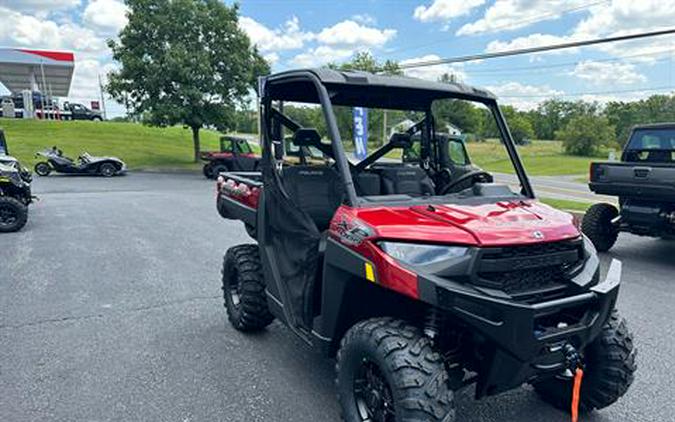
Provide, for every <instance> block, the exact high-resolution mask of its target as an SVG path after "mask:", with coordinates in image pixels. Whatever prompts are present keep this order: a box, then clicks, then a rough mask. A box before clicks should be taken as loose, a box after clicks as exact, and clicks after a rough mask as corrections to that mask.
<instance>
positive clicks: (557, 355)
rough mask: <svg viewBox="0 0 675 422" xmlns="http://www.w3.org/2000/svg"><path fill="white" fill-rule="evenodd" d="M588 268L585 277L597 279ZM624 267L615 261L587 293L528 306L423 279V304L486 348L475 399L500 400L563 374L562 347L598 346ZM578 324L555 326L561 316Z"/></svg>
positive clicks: (448, 283) (438, 280) (420, 285)
mask: <svg viewBox="0 0 675 422" xmlns="http://www.w3.org/2000/svg"><path fill="white" fill-rule="evenodd" d="M591 271H592V272H593V273H594V272H595V271H597V261H596V265H595V266H594V267H590V266H589V268H587V269H586V270H585V271H584V272H586V273H587V274H582V276H583V277H589V276H590V277H592V274H590V275H589V274H588V273H589V272H591ZM620 279H621V262H620V261H617V260H613V261H612V264H611V266H610V268H609V272H608V273H607V276H606V278H605V280H604V281H603V282H601V283H599V284H597V285H595V286H593V287H591V288H589V289H588V290H586V291H585V292H583V293H579V294H576V295H573V296H566V297H562V298H557V299H553V300H549V301H544V302H539V303H534V304H527V303H520V302H516V301H512V300H506V299H502V298H496V297H491V296H488V295H484V294H481V293H480V292H476V291H472V290H471V289H466V288H461V287H460V288H458V287H459V286H458V285H457V284H456V283H453V282H450V281H448V280H447V279H444V278H440V277H435V276H423V275H420V276H419V279H418V280H419V293H420V299H421V300H423V301H425V302H427V303H430V304H433V305H435V306H437V307H439V308H440V309H442V310H445V311H447V312H449V313H450V314H451V315H452V316H454V317H456V318H458V319H460V320H461V321H462V323H463V324H464V325H465V326H466V327H467V329H468V331H469V332H471V333H473V334H474V335H475V337H477V338H480V339H482V340H484V343H485V344H486V345H487V347H486V349H485V350H484V352H485V356H482V358H481V359H482V362H483V365H481V371H479V373H478V381H477V388H476V396H477V397H482V396H486V395H493V394H497V393H500V392H503V391H506V390H509V389H512V388H515V387H518V386H520V385H521V384H523V383H526V382H531V381H534V380H536V379H538V378H542V377H547V376H552V375H556V374H560V373H561V372H563V371H564V370H565V369H566V367H565V356H564V354H563V346H564V345H566V344H571V345H572V346H573V347H575V348H576V349H577V350H581V349H583V348H584V347H585V346H586V345H587V344H589V343H590V342H592V341H593V339H595V338H596V337H597V335H598V334H599V333H600V331H601V330H602V327H603V325H604V324H605V323H606V321H607V319H608V318H609V316H610V313H611V312H612V310H613V309H614V305H615V303H616V299H617V295H618V293H619V284H620ZM563 314H565V315H569V314H572V315H575V318H574V321H569V319H568V320H567V322H566V323H564V324H560V323H555V321H556V320H557V316H558V315H563Z"/></svg>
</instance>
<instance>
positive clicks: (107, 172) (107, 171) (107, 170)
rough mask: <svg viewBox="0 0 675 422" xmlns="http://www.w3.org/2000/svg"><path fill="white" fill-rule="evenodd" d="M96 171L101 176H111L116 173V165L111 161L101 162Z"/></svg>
mask: <svg viewBox="0 0 675 422" xmlns="http://www.w3.org/2000/svg"><path fill="white" fill-rule="evenodd" d="M98 173H99V174H100V175H101V176H103V177H112V176H114V175H115V173H117V167H116V166H115V165H114V164H111V163H103V164H101V167H99V168H98Z"/></svg>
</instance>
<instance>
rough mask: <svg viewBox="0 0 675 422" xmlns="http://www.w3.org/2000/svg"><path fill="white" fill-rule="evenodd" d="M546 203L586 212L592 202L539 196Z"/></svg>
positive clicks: (559, 207) (561, 208) (564, 208)
mask: <svg viewBox="0 0 675 422" xmlns="http://www.w3.org/2000/svg"><path fill="white" fill-rule="evenodd" d="M539 200H540V201H541V202H543V203H544V204H547V205H550V206H552V207H553V208H557V209H559V210H568V211H579V212H586V210H587V209H588V207H590V206H591V205H593V204H591V203H590V202H579V201H569V200H565V199H552V198H539Z"/></svg>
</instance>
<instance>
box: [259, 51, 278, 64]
mask: <svg viewBox="0 0 675 422" xmlns="http://www.w3.org/2000/svg"><path fill="white" fill-rule="evenodd" d="M263 58H264V59H265V60H267V62H268V63H269V64H270V66H274V65H275V64H276V63H277V62H278V61H279V55H278V54H277V53H275V52H272V53H267V54H265V55H263Z"/></svg>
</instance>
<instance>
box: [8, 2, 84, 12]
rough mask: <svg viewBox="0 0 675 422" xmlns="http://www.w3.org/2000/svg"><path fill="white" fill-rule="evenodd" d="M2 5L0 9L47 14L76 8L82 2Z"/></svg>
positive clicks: (13, 3) (9, 3)
mask: <svg viewBox="0 0 675 422" xmlns="http://www.w3.org/2000/svg"><path fill="white" fill-rule="evenodd" d="M0 3H2V5H1V6H0V7H6V8H7V9H9V10H15V11H19V12H35V13H42V14H45V13H49V12H53V11H57V10H67V9H72V8H75V7H77V6H79V5H80V4H81V0H2V1H1V2H0Z"/></svg>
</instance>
